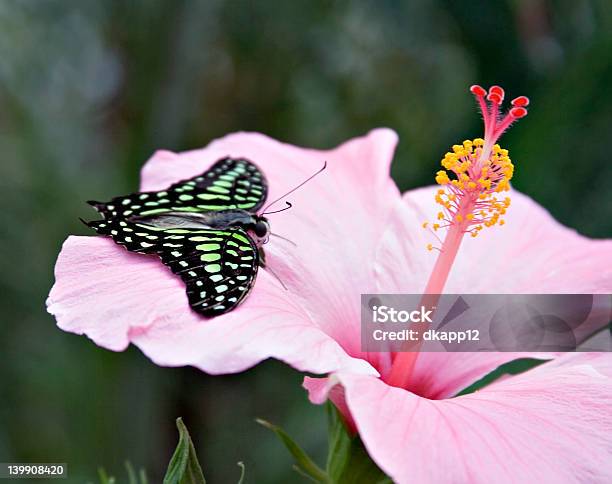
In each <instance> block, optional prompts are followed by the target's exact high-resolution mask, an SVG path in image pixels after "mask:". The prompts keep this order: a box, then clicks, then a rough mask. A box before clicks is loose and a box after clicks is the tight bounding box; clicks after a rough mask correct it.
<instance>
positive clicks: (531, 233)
mask: <svg viewBox="0 0 612 484" xmlns="http://www.w3.org/2000/svg"><path fill="white" fill-rule="evenodd" d="M436 190H437V187H427V188H422V189H417V190H412V191H409V192H407V193H406V194H405V195H404V200H403V202H399V203H397V205H396V207H395V210H394V212H393V215H392V217H391V220H390V222H389V225H388V227H387V230H386V232H385V235H384V237H383V239H382V241H381V244H380V246H379V247H378V250H377V256H376V268H375V270H376V282H377V284H376V286H377V291H378V292H380V293H407V294H411V293H419V292H421V291H422V290H423V288H424V287H425V285H426V283H427V279H428V277H429V274H430V273H431V270H432V268H433V265H434V262H435V259H436V255H437V252H436V251H433V252H429V251H427V250H426V246H427V244H429V243H432V244H437V245H439V243H438V242H437V241H436V239H435V238H434V237H433V236H432V235H431V233H430V232H428V231H427V230H424V229H423V228H422V227H421V224H422V223H423V222H424V221H427V220H429V221H431V220H435V217H436V213H437V211H438V209H437V208H436V204H435V202H434V196H435V191H436ZM510 197H511V199H512V205H511V206H510V209H509V210H508V213H507V215H506V217H505V219H506V225H504V226H503V227H494V228H489V229H485V230H483V231H482V233H481V234H480V235H479V236H478V237H477V238H475V239H473V238H471V237H466V238H465V239H464V241H463V243H462V246H461V248H460V250H459V254H458V255H457V259H456V261H455V264H454V266H453V268H452V271H451V273H450V276H449V280H448V282H447V284H446V287H445V292H446V293H448V294H463V293H467V294H486V293H493V294H504V293H508V294H513V293H514V294H521V293H524V294H548V293H550V294H563V293H570V294H576V293H586V294H588V293H602V294H609V293H610V292H612V265H610V264H602V261H607V260H612V240H594V239H588V238H586V237H583V236H581V235H579V234H577V233H576V232H575V231H573V230H571V229H568V228H566V227H563V226H562V225H560V224H559V223H558V222H556V221H555V220H554V219H553V218H552V217H551V216H550V214H549V213H548V212H546V210H544V209H543V208H542V207H541V206H539V205H538V204H536V203H535V202H534V201H533V200H531V199H530V198H529V197H527V196H525V195H523V194H521V193H520V192H517V191H516V190H513V191H512V192H511V193H510ZM440 232H441V233H440V237H441V238H443V237H444V231H440ZM605 309H606V308H604V310H605ZM604 312H605V311H604ZM608 321H609V308H608V309H607V313H605V314H603V312H602V310H601V309H599V308H596V310H594V311H593V312H592V314H591V316H590V318H589V319H588V320H587V321H586V322H585V323H584V324H583V325H581V326H580V331H578V332H577V333H578V336H580V337H585V336H587V335H589V334H591V333H592V332H593V331H594V329H596V328H598V327H601V325H602V324H607V322H608ZM551 356H552V355H549V354H545V353H472V354H462V353H422V354H420V355H419V357H418V359H417V363H416V367H415V371H414V374H413V377H412V381H411V383H410V384H409V386H408V389H410V390H412V391H414V392H415V393H418V394H419V395H423V396H427V397H429V398H445V397H450V396H452V395H455V394H456V393H457V392H459V391H460V390H462V389H463V388H465V387H467V386H469V385H470V384H471V383H473V382H474V381H476V380H478V379H479V378H481V377H483V376H485V375H486V374H487V373H489V372H490V371H492V370H494V369H495V368H497V367H498V366H499V365H502V364H504V363H506V362H508V361H512V360H514V359H516V358H522V357H531V358H544V359H546V358H549V357H551ZM377 368H378V369H379V371H380V372H382V374H383V375H384V374H385V373H386V371H388V367H380V366H378V367H377Z"/></svg>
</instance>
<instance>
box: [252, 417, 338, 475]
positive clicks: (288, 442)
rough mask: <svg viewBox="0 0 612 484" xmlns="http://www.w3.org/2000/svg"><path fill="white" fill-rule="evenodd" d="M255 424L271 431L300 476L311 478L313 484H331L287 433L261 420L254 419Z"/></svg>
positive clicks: (323, 472) (321, 470)
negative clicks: (288, 453)
mask: <svg viewBox="0 0 612 484" xmlns="http://www.w3.org/2000/svg"><path fill="white" fill-rule="evenodd" d="M256 422H257V423H258V424H260V425H263V426H264V427H266V428H267V429H270V430H272V432H274V433H275V434H276V435H277V436H278V438H279V439H280V440H281V442H282V443H283V444H284V445H285V447H286V448H287V450H288V451H289V452H290V453H291V455H292V456H293V458H294V459H295V463H296V466H297V468H296V470H297V471H298V472H300V473H301V474H304V475H305V476H307V477H309V478H311V479H312V480H313V481H315V482H322V483H331V482H332V481H330V479H329V477H328V476H327V474H326V473H325V471H323V469H321V468H320V467H319V466H318V465H317V464H315V463H314V461H313V460H312V459H311V458H310V456H309V455H308V454H306V452H304V450H303V449H302V448H301V447H300V446H299V445H298V444H297V443H296V442H295V441H294V440H293V439H292V438H291V437H289V435H287V433H286V432H285V431H284V430H283V429H281V428H280V427H278V426H277V425H274V424H271V423H270V422H268V421H266V420H262V419H259V418H258V419H256Z"/></svg>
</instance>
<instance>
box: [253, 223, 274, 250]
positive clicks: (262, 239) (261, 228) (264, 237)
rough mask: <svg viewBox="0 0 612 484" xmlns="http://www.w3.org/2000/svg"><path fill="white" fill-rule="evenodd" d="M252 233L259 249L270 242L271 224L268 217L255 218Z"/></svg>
mask: <svg viewBox="0 0 612 484" xmlns="http://www.w3.org/2000/svg"><path fill="white" fill-rule="evenodd" d="M251 231H252V233H253V234H254V235H255V237H254V238H255V243H256V244H257V247H261V246H262V245H263V244H266V243H267V242H268V239H269V238H270V222H268V219H267V218H266V217H261V216H255V217H254V220H253V224H252V226H251Z"/></svg>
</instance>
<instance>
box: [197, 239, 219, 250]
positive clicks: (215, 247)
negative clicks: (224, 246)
mask: <svg viewBox="0 0 612 484" xmlns="http://www.w3.org/2000/svg"><path fill="white" fill-rule="evenodd" d="M196 238H198V239H201V238H202V237H194V238H192V239H190V240H195V239H196ZM209 240H210V239H209ZM219 240H221V239H219ZM220 248H221V246H220V245H219V244H200V245H196V250H202V251H204V252H210V251H211V250H219V249H220Z"/></svg>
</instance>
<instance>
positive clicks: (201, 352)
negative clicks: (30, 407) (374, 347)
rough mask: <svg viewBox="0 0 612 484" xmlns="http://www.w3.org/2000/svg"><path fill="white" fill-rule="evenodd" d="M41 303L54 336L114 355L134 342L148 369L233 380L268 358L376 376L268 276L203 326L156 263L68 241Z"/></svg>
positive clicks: (97, 244) (91, 241)
mask: <svg viewBox="0 0 612 484" xmlns="http://www.w3.org/2000/svg"><path fill="white" fill-rule="evenodd" d="M56 280H57V283H56V284H55V286H54V287H53V289H52V290H51V294H50V295H49V299H48V301H47V305H48V310H49V312H50V313H52V314H53V315H55V317H56V318H57V321H58V325H59V327H60V328H62V329H64V330H65V331H70V332H73V333H77V334H86V335H87V336H89V337H90V338H91V339H92V340H93V341H94V342H95V343H96V344H98V345H100V346H103V347H105V348H108V349H111V350H115V351H120V350H123V349H125V348H126V347H127V345H128V344H129V343H130V342H133V343H134V344H136V345H137V346H138V347H140V348H141V349H142V350H143V352H144V353H145V354H146V355H147V356H149V357H150V358H151V359H152V360H153V361H154V362H156V363H158V364H160V365H167V366H182V365H192V366H195V367H198V368H200V369H202V370H204V371H207V372H209V373H228V372H237V371H241V370H244V369H246V368H249V367H250V366H252V365H254V364H256V363H258V362H260V361H261V360H263V359H265V358H268V357H275V358H278V359H280V360H283V361H285V362H287V363H289V364H290V365H292V366H294V367H296V368H298V369H300V370H303V371H313V372H320V373H325V372H328V371H331V370H333V369H334V368H345V369H348V368H350V369H351V371H356V372H366V373H375V372H374V371H373V370H372V369H371V367H370V366H369V365H368V364H367V363H366V362H365V361H362V360H357V359H353V358H350V357H349V356H348V355H346V353H345V352H344V351H343V350H342V348H341V347H340V346H339V345H338V344H337V343H336V342H335V341H334V340H333V339H331V338H330V337H329V336H327V335H326V334H325V333H324V332H323V331H321V330H320V329H319V328H317V326H316V325H315V324H314V323H313V322H312V320H311V319H310V317H309V316H308V315H306V314H305V313H304V312H303V310H302V309H301V308H300V307H299V306H297V304H295V303H294V302H293V300H292V298H291V296H290V295H289V294H288V293H287V292H286V291H283V290H278V283H277V282H276V281H275V280H273V279H272V278H271V277H270V276H269V275H268V274H267V273H265V272H264V273H262V274H260V275H259V276H258V281H257V284H256V286H255V288H254V290H253V293H252V294H251V295H250V297H249V298H248V300H247V301H246V302H245V303H244V304H243V305H241V306H240V307H239V308H237V309H236V310H234V311H232V312H230V313H228V314H225V315H223V316H219V317H216V318H214V319H212V320H204V319H202V318H201V317H199V316H198V315H197V314H196V313H194V312H193V311H191V310H190V309H189V307H188V303H187V296H186V294H185V288H184V286H183V283H182V282H181V280H180V279H178V278H177V277H175V276H174V275H173V274H172V273H171V272H170V271H169V270H167V269H166V268H165V267H164V266H163V265H162V264H161V263H160V262H159V260H158V259H157V257H155V256H142V255H137V254H132V253H130V252H128V251H126V250H123V249H121V248H119V247H117V246H116V245H115V244H114V242H112V241H111V240H110V239H105V238H101V237H70V238H68V240H67V241H66V243H65V244H64V247H63V249H62V252H61V254H60V257H59V259H58V263H57V265H56Z"/></svg>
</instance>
